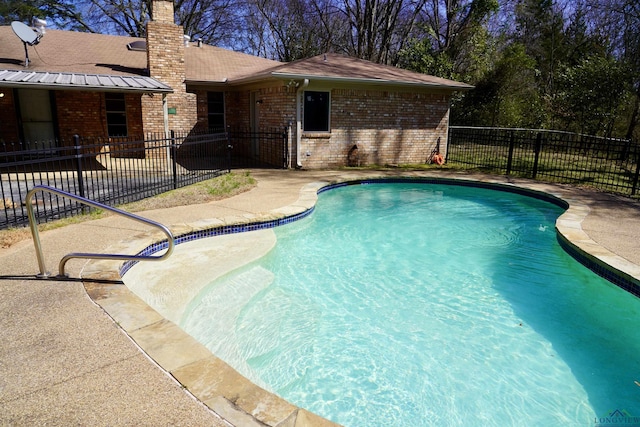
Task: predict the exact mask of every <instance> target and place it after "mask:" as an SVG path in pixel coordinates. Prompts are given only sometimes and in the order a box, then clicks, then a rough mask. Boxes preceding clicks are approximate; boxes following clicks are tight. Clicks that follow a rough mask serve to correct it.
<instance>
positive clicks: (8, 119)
mask: <svg viewBox="0 0 640 427" xmlns="http://www.w3.org/2000/svg"><path fill="white" fill-rule="evenodd" d="M3 93H4V94H5V96H4V97H2V98H0V117H1V118H2V119H1V122H0V139H4V140H5V141H7V142H9V141H11V142H14V141H18V140H19V130H18V119H17V112H16V110H15V103H14V99H13V91H11V90H6V91H3ZM53 96H54V99H55V108H56V111H55V113H54V115H55V117H56V119H57V130H58V137H59V138H60V140H61V141H62V143H63V144H65V145H70V144H72V138H73V135H80V136H82V137H105V138H106V137H107V136H108V134H107V116H106V108H105V100H104V93H102V92H86V91H54V92H53ZM140 97H141V95H140V94H134V93H127V94H125V104H126V109H127V132H128V135H129V136H130V137H133V138H142V135H143V127H142V110H141V105H140Z"/></svg>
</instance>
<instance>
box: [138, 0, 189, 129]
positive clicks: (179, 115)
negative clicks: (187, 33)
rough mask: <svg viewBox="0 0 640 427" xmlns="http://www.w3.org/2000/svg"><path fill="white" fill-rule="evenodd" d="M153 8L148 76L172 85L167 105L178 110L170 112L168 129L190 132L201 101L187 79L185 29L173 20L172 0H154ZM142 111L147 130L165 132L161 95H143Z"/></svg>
mask: <svg viewBox="0 0 640 427" xmlns="http://www.w3.org/2000/svg"><path fill="white" fill-rule="evenodd" d="M153 9H154V11H153V13H154V16H153V19H152V20H151V21H149V22H148V23H147V64H148V68H149V76H150V77H152V78H154V79H157V80H159V81H161V82H163V83H165V84H167V85H169V86H170V87H171V88H172V89H173V93H170V94H167V95H166V99H167V107H168V108H170V109H174V110H175V112H176V113H175V114H169V115H168V122H169V123H168V124H169V130H176V131H181V132H189V131H191V130H192V129H193V128H194V127H195V126H196V124H197V123H198V105H197V97H196V94H194V93H188V92H187V88H186V83H185V78H186V69H185V62H184V50H185V49H186V48H185V46H184V39H183V36H184V30H183V28H182V27H181V26H178V25H175V24H174V23H173V12H171V11H172V10H173V2H171V1H154V3H153ZM192 49H193V48H192ZM142 115H143V118H144V131H145V133H150V132H153V133H162V132H164V130H165V129H164V114H163V109H162V95H160V94H155V95H154V96H149V95H145V96H143V98H142Z"/></svg>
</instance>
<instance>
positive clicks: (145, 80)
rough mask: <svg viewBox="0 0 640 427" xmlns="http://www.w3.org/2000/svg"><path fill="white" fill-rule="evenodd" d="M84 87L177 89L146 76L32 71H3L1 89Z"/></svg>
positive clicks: (115, 90) (135, 90) (138, 89)
mask: <svg viewBox="0 0 640 427" xmlns="http://www.w3.org/2000/svg"><path fill="white" fill-rule="evenodd" d="M2 87H14V88H27V87H28V88H32V89H66V90H68V89H82V90H91V91H101V92H107V91H110V92H155V93H169V92H173V89H171V87H169V86H167V85H166V84H164V83H162V82H159V81H158V80H155V79H152V78H151V77H145V76H131V75H129V76H116V75H105V74H83V73H56V72H45V71H30V70H0V88H2Z"/></svg>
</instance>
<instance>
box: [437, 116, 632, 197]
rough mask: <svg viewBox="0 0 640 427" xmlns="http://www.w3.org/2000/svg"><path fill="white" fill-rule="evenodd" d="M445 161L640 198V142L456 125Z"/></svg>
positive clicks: (453, 128) (451, 132)
mask: <svg viewBox="0 0 640 427" xmlns="http://www.w3.org/2000/svg"><path fill="white" fill-rule="evenodd" d="M447 163H449V164H452V165H462V166H467V167H473V168H478V169H483V170H487V171H490V172H498V173H503V174H506V175H516V176H521V177H525V178H532V179H539V180H543V181H549V182H558V183H569V184H574V185H585V186H590V187H593V188H597V189H600V190H603V191H607V192H612V193H618V194H623V195H626V196H632V197H633V196H635V197H637V196H638V177H639V174H640V144H639V143H638V142H637V141H632V140H623V139H612V138H601V137H595V136H588V135H581V134H575V133H568V132H559V131H548V130H532V129H505V128H472V127H458V126H452V127H450V129H449V144H448V151H447Z"/></svg>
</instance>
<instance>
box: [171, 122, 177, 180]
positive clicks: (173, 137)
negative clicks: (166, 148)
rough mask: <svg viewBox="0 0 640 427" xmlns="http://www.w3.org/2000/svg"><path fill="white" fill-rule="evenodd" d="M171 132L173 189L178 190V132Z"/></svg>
mask: <svg viewBox="0 0 640 427" xmlns="http://www.w3.org/2000/svg"><path fill="white" fill-rule="evenodd" d="M170 132H171V140H170V141H169V143H170V144H171V168H172V172H173V189H174V190H175V189H177V188H178V159H177V157H178V156H177V155H176V154H177V150H176V132H175V131H174V130H172V131H170Z"/></svg>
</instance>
